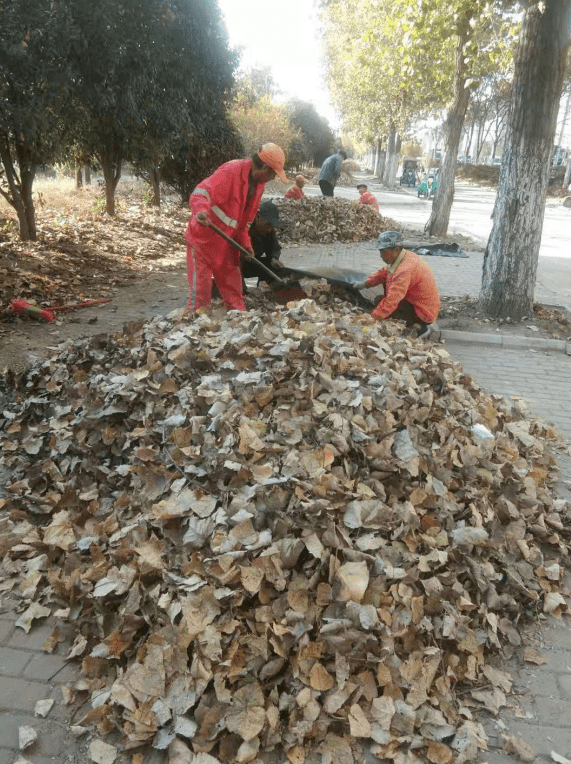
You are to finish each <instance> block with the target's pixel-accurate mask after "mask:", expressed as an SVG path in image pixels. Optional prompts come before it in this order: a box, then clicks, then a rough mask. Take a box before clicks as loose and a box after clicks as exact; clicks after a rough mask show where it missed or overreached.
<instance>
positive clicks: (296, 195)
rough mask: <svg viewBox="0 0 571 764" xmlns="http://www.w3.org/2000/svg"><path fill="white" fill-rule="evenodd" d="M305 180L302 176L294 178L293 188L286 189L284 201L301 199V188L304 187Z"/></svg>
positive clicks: (302, 195)
mask: <svg viewBox="0 0 571 764" xmlns="http://www.w3.org/2000/svg"><path fill="white" fill-rule="evenodd" d="M305 183H306V181H305V178H304V177H303V175H296V176H295V186H292V187H291V188H288V190H287V191H286V195H285V198H286V199H303V197H304V196H305V194H304V193H303V187H304V186H305Z"/></svg>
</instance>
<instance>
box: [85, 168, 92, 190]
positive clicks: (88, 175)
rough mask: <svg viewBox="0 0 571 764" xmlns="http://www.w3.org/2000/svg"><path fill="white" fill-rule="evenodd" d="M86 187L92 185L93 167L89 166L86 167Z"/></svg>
mask: <svg viewBox="0 0 571 764" xmlns="http://www.w3.org/2000/svg"><path fill="white" fill-rule="evenodd" d="M85 185H86V186H90V185H91V167H90V166H89V165H88V164H86V165H85Z"/></svg>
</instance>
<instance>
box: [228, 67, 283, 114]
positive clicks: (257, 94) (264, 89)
mask: <svg viewBox="0 0 571 764" xmlns="http://www.w3.org/2000/svg"><path fill="white" fill-rule="evenodd" d="M238 94H239V95H240V98H241V99H242V100H244V101H247V102H248V103H249V104H250V106H252V105H253V104H255V103H256V101H259V100H260V98H263V97H264V96H277V95H279V94H280V89H279V87H278V85H277V83H276V81H275V80H274V78H273V76H272V70H271V69H270V67H269V66H260V67H255V66H253V67H251V68H249V69H246V70H242V71H240V72H238V76H237V77H236V85H235V89H234V95H235V96H238Z"/></svg>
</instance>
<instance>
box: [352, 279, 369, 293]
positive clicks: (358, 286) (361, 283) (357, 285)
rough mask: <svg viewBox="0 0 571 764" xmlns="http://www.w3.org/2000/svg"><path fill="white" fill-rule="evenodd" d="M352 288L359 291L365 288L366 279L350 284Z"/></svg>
mask: <svg viewBox="0 0 571 764" xmlns="http://www.w3.org/2000/svg"><path fill="white" fill-rule="evenodd" d="M351 286H352V287H353V288H354V289H358V290H359V291H361V289H366V288H367V282H366V281H355V283H354V284H352V285H351Z"/></svg>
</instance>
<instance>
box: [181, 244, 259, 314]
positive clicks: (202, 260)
mask: <svg viewBox="0 0 571 764" xmlns="http://www.w3.org/2000/svg"><path fill="white" fill-rule="evenodd" d="M186 270H187V273H188V286H189V289H190V298H189V300H188V305H187V307H186V312H187V313H194V312H195V311H197V310H198V309H199V308H204V307H205V306H206V305H210V300H211V299H212V278H214V281H215V282H216V286H217V287H218V291H219V292H220V296H221V297H222V299H223V300H224V303H225V305H226V307H227V308H228V310H246V303H245V302H244V294H243V292H242V273H241V271H240V264H239V261H237V260H236V258H235V256H234V254H233V253H232V252H230V251H229V247H228V246H227V245H226V247H212V246H210V245H209V246H208V250H207V251H206V247H203V246H201V245H197V243H196V242H193V243H192V244H190V243H189V242H187V243H186Z"/></svg>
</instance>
